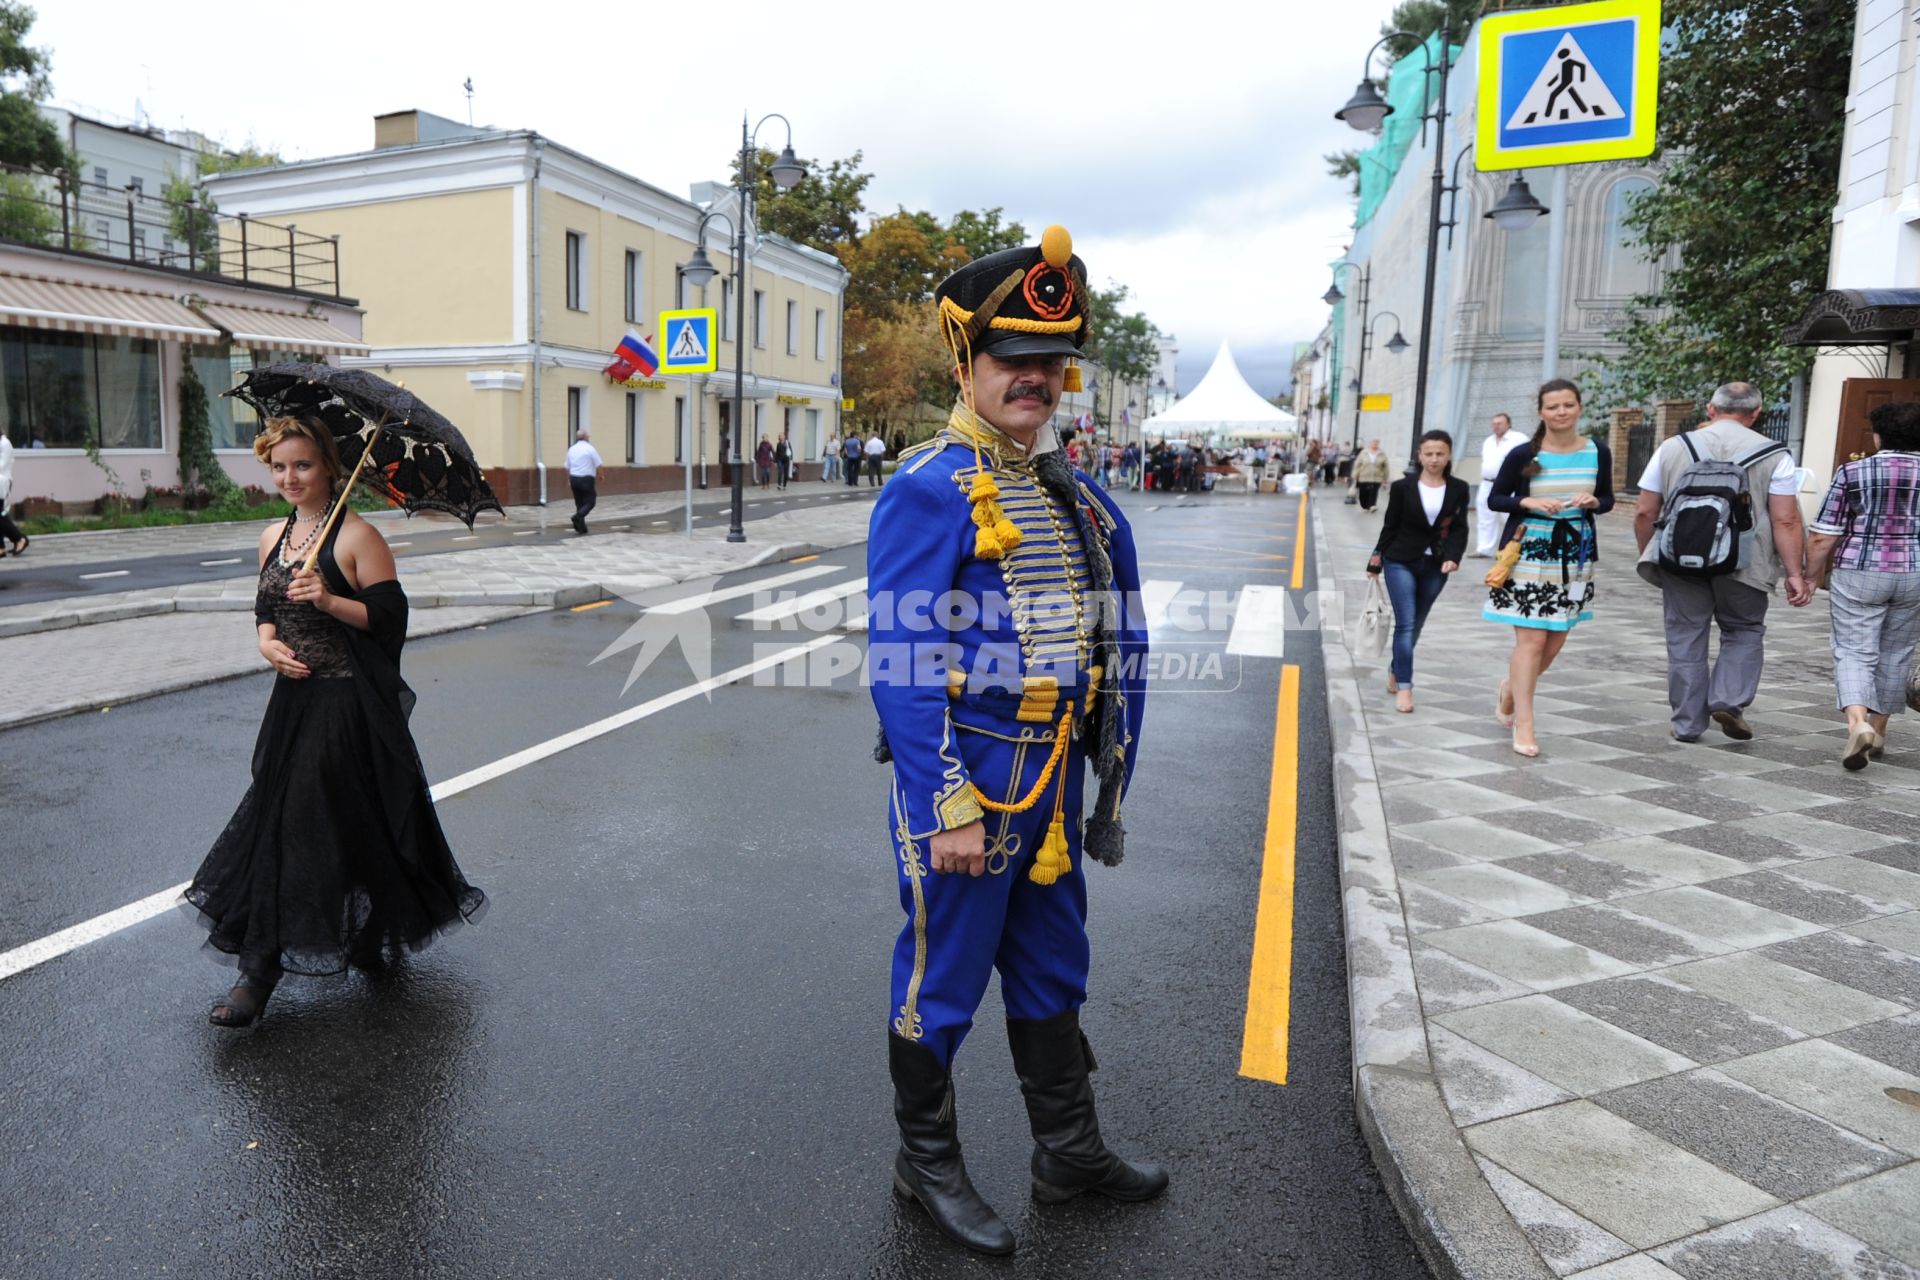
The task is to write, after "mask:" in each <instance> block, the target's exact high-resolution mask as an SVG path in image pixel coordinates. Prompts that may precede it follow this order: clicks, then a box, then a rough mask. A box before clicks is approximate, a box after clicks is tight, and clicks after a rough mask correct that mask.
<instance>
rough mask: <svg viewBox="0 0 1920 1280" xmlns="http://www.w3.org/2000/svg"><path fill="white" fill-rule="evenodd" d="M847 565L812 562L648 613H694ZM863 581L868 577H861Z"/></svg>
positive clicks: (688, 598) (677, 601)
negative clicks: (711, 605)
mask: <svg viewBox="0 0 1920 1280" xmlns="http://www.w3.org/2000/svg"><path fill="white" fill-rule="evenodd" d="M844 568H845V566H843V565H837V564H810V565H808V566H807V567H806V568H804V569H794V570H791V571H789V572H787V573H779V574H775V575H774V576H773V577H771V578H762V579H761V580H760V581H758V582H749V583H747V584H746V585H745V586H739V587H728V588H726V589H725V590H723V591H714V592H710V593H702V594H700V595H692V596H684V597H682V598H681V599H678V600H669V601H667V602H666V603H665V604H656V605H652V606H650V607H649V608H648V609H647V612H648V613H666V614H674V613H692V612H693V611H694V610H695V609H704V608H706V607H707V606H708V605H710V604H718V603H720V602H721V601H722V600H738V599H739V598H740V597H741V596H750V595H752V594H754V593H755V592H757V591H767V590H770V589H772V588H774V587H784V586H788V585H789V584H791V583H795V582H805V581H806V580H807V579H809V578H818V577H820V576H821V575H823V574H828V573H839V572H841V571H842V570H843V569H844ZM861 581H862V582H864V581H866V579H864V578H863V579H861Z"/></svg>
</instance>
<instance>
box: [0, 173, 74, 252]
mask: <svg viewBox="0 0 1920 1280" xmlns="http://www.w3.org/2000/svg"><path fill="white" fill-rule="evenodd" d="M0 240H18V241H21V242H22V243H24V244H37V245H55V244H58V243H59V240H60V206H59V203H58V202H57V201H55V200H54V199H53V197H52V196H50V195H49V194H48V193H47V192H46V191H44V190H42V188H41V185H40V182H39V181H37V180H36V179H34V178H32V177H30V176H28V175H27V174H24V173H0Z"/></svg>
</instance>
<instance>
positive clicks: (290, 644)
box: [186, 418, 486, 1027]
mask: <svg viewBox="0 0 1920 1280" xmlns="http://www.w3.org/2000/svg"><path fill="white" fill-rule="evenodd" d="M253 451H254V454H255V455H256V456H257V457H259V458H260V460H261V461H262V462H265V463H266V464H267V467H268V469H269V470H270V471H271V472H272V474H273V482H274V486H275V487H276V488H278V489H279V491H280V495H281V496H282V497H284V498H285V499H286V500H287V501H288V502H289V503H291V504H292V505H293V507H294V512H293V515H291V516H290V517H288V519H287V522H286V523H285V524H284V525H279V526H275V527H273V528H270V529H268V530H267V531H266V533H264V534H263V535H262V536H261V539H260V589H259V592H258V594H257V595H256V597H255V600H254V622H255V624H256V626H257V628H258V630H259V635H260V656H261V657H263V658H265V659H266V661H267V663H268V665H270V666H271V667H272V668H273V669H274V670H275V671H276V672H277V673H278V676H279V678H278V679H276V680H275V681H274V683H273V695H272V697H271V698H270V699H269V701H268V703H267V712H266V716H265V718H264V719H263V720H262V721H261V723H260V736H259V738H258V739H257V740H256V741H255V743H254V748H253V785H252V786H251V787H249V788H248V789H247V794H246V796H245V797H244V798H243V799H242V800H241V801H240V807H239V809H238V810H236V811H235V813H234V815H233V818H232V820H231V821H229V822H228V823H227V827H226V830H225V831H223V832H222V833H221V835H220V838H219V839H218V840H216V841H215V842H214V846H213V849H212V851H211V852H210V853H208V854H207V857H206V861H205V862H203V863H202V864H201V866H200V870H199V872H198V873H197V874H196V875H195V876H194V878H193V883H192V884H191V885H189V886H188V888H187V892H186V898H187V901H188V902H189V903H191V904H192V905H193V906H194V907H196V908H198V910H199V914H200V917H201V921H202V923H203V924H205V926H206V927H207V930H208V945H209V946H211V947H213V948H214V949H216V950H219V951H222V952H224V953H226V954H227V955H230V956H233V957H235V958H237V960H238V962H239V966H240V980H239V982H238V983H236V984H235V985H234V987H233V989H232V990H231V991H229V992H228V993H227V995H226V997H225V998H224V999H222V1000H220V1001H218V1002H217V1003H215V1005H214V1006H213V1012H212V1015H211V1017H212V1021H213V1022H214V1024H215V1025H217V1026H223V1027H244V1026H246V1025H247V1024H248V1023H251V1022H252V1021H254V1020H255V1019H256V1018H258V1017H259V1016H260V1014H261V1013H262V1012H263V1011H264V1010H265V1008H266V1004H267V998H268V997H269V996H271V995H272V994H273V989H274V987H275V985H276V984H277V983H278V982H279V981H280V977H281V975H282V974H283V973H287V972H291V973H302V974H335V973H340V972H343V971H344V970H345V969H346V968H347V966H348V965H354V966H357V967H360V968H376V967H378V966H380V965H381V964H383V963H385V962H386V961H387V960H389V959H392V958H396V957H397V956H398V955H399V954H400V953H401V951H402V950H403V949H417V948H419V947H421V946H424V945H425V944H426V943H427V942H429V941H431V940H432V938H433V937H434V935H435V934H436V933H438V932H440V931H441V930H443V929H446V928H449V927H451V926H452V925H454V924H457V923H459V922H460V921H461V920H472V919H474V918H475V917H476V915H477V913H478V912H479V910H480V909H481V907H482V906H483V905H484V904H485V902H486V898H485V895H484V894H482V893H481V892H480V890H478V889H476V888H474V887H473V886H472V885H469V884H468V883H467V882H466V879H465V877H463V876H462V875H461V874H460V868H459V867H458V866H457V865H455V863H454V860H453V854H452V852H451V851H450V850H449V849H448V848H447V841H446V836H445V835H444V834H443V833H442V832H441V830H440V821H439V818H438V817H437V816H436V815H435V814H434V810H433V801H432V799H431V797H430V796H429V794H428V790H427V780H426V775H425V773H424V771H423V770H422V768H421V766H420V758H419V755H418V754H417V753H416V752H415V750H414V745H413V737H412V735H411V734H410V733H409V732H408V730H407V716H408V715H409V714H410V713H411V711H412V709H413V692H412V690H410V689H408V688H407V686H406V683H405V682H404V681H403V680H401V678H400V649H401V646H402V644H404V642H405V640H406V633H407V597H406V593H405V592H403V591H402V590H401V589H400V584H399V582H398V581H397V580H396V579H395V577H394V565H393V553H392V552H391V551H390V550H388V548H387V544H386V541H385V540H384V539H383V538H381V536H380V534H379V533H378V531H376V530H375V529H374V528H373V526H372V525H370V524H368V523H367V522H366V521H365V520H362V519H361V518H360V517H359V516H358V515H355V514H354V513H353V512H351V511H348V512H345V513H343V514H342V516H341V518H340V520H339V522H338V523H337V524H336V525H335V526H334V528H333V531H332V533H330V534H324V535H323V533H322V530H324V529H326V528H327V525H328V517H329V515H331V513H332V511H333V506H334V504H335V503H336V502H340V501H344V495H342V494H341V493H340V492H339V488H340V481H341V478H342V477H341V468H340V459H339V454H338V452H337V451H336V450H335V448H334V443H333V436H332V434H331V433H330V432H329V431H328V430H327V427H326V426H325V424H324V423H321V422H320V421H318V420H316V419H303V418H275V419H273V420H271V421H269V422H268V423H267V424H266V427H265V429H264V430H262V432H261V433H260V436H259V438H258V439H256V440H255V441H254V446H253ZM322 538H323V539H324V541H323V542H322V545H321V548H320V558H319V561H318V564H317V567H316V568H317V571H309V570H306V569H303V568H301V567H300V566H301V565H302V564H303V563H304V561H305V558H306V556H307V554H308V553H309V552H310V550H311V549H312V546H313V543H314V541H315V539H322Z"/></svg>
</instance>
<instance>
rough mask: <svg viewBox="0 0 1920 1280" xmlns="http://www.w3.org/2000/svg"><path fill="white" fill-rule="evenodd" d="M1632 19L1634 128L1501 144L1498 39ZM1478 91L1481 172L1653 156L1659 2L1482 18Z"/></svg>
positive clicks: (1624, 1) (1606, 0) (1602, 1)
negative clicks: (1621, 133)
mask: <svg viewBox="0 0 1920 1280" xmlns="http://www.w3.org/2000/svg"><path fill="white" fill-rule="evenodd" d="M1622 19H1631V20H1634V21H1637V22H1638V23H1639V30H1638V32H1637V33H1636V35H1635V39H1634V51H1633V103H1632V105H1631V106H1630V107H1629V108H1628V109H1629V110H1630V111H1631V112H1632V115H1633V132H1631V133H1630V134H1628V135H1627V136H1626V137H1624V138H1604V139H1601V140H1599V141H1596V142H1566V143H1560V144H1558V145H1550V146H1539V147H1502V146H1501V145H1500V113H1501V103H1500V88H1501V84H1500V71H1501V65H1500V42H1501V41H1502V40H1503V39H1505V38H1506V37H1508V36H1512V35H1517V34H1520V33H1522V32H1527V31H1546V30H1553V29H1556V28H1561V27H1582V26H1591V25H1593V24H1595V23H1600V22H1617V21H1620V20H1622ZM1476 56H1477V59H1478V64H1479V75H1480V84H1479V90H1480V91H1479V94H1478V97H1477V103H1478V105H1477V110H1476V112H1475V119H1474V147H1473V165H1474V168H1476V169H1478V170H1480V171H1481V172H1482V173H1491V172H1495V171H1498V170H1503V169H1534V168H1541V167H1544V166H1547V165H1556V164H1587V163H1590V162H1592V161H1595V160H1631V159H1634V158H1636V157H1639V156H1647V155H1652V154H1653V148H1654V142H1655V138H1656V133H1655V130H1656V128H1657V126H1658V123H1659V122H1658V117H1657V114H1656V113H1657V111H1658V109H1659V101H1660V0H1595V2H1594V3H1591V4H1570V5H1564V6H1561V7H1559V8H1552V9H1519V10H1512V11H1509V12H1507V13H1492V14H1488V15H1487V16H1486V17H1485V18H1482V19H1481V20H1480V46H1479V49H1478V50H1477V53H1476Z"/></svg>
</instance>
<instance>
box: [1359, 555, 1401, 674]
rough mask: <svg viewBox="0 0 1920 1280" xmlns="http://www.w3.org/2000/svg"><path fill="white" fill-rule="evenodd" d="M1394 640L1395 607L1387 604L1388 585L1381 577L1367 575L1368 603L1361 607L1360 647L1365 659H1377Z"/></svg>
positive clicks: (1373, 574)
mask: <svg viewBox="0 0 1920 1280" xmlns="http://www.w3.org/2000/svg"><path fill="white" fill-rule="evenodd" d="M1392 638H1393V607H1392V606H1391V605H1389V604H1388V603H1387V588H1386V584H1385V583H1383V582H1381V581H1380V575H1379V574H1377V573H1370V574H1368V575H1367V602H1366V603H1365V604H1364V605H1362V606H1361V607H1360V634H1359V641H1360V647H1359V649H1358V652H1359V654H1360V656H1361V657H1363V658H1377V657H1379V656H1380V655H1381V654H1383V653H1385V652H1386V651H1387V642H1388V641H1389V640H1391V639H1392Z"/></svg>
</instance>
